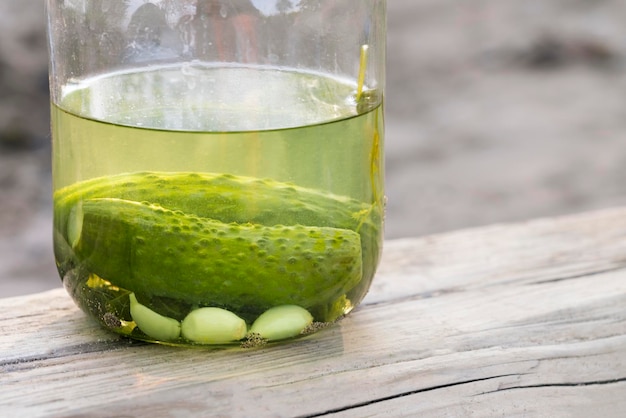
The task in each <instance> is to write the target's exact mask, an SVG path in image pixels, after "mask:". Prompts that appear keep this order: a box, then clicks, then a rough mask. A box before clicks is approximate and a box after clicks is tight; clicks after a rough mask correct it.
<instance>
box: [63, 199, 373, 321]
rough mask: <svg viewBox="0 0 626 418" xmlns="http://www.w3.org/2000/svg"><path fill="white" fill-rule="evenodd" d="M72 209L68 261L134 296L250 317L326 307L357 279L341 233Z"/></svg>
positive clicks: (355, 253)
mask: <svg viewBox="0 0 626 418" xmlns="http://www.w3.org/2000/svg"><path fill="white" fill-rule="evenodd" d="M77 207H78V208H80V209H78V210H74V211H72V213H71V217H70V219H69V223H70V224H74V223H80V224H81V225H80V226H78V225H75V226H73V229H74V230H76V231H80V235H79V236H78V237H76V239H75V245H74V247H73V250H74V253H75V254H76V257H77V259H79V260H82V262H83V263H84V265H85V267H86V268H87V269H88V270H89V271H91V272H93V273H95V274H96V275H98V276H99V277H101V278H103V279H105V280H108V281H110V282H111V283H112V284H113V285H115V286H119V287H121V288H124V289H127V290H129V291H132V292H135V293H136V294H138V295H143V297H151V296H156V297H168V298H174V299H176V298H180V299H182V300H185V301H188V302H189V303H191V304H197V305H199V306H221V307H225V308H226V309H229V310H233V311H240V310H241V311H249V312H259V313H260V312H262V311H264V310H266V309H269V308H271V307H273V306H277V305H288V304H294V305H300V306H302V307H304V308H310V307H313V306H315V305H316V304H317V303H319V301H320V300H334V299H336V298H338V297H340V296H341V295H343V294H345V293H346V292H347V291H348V290H350V289H351V288H353V287H354V286H355V285H356V284H357V283H358V282H359V281H360V280H361V276H362V261H361V244H360V236H359V234H357V233H356V232H354V231H350V230H347V229H339V228H330V227H307V226H302V225H295V226H272V227H267V226H262V225H253V224H236V223H230V224H226V223H223V222H220V221H215V220H211V219H207V218H201V217H197V216H192V215H187V214H184V213H182V212H180V211H171V210H168V209H165V208H163V207H161V206H159V205H155V204H149V203H145V202H144V203H139V202H134V201H128V200H123V199H114V198H102V199H88V200H85V201H83V203H82V205H80V206H77Z"/></svg>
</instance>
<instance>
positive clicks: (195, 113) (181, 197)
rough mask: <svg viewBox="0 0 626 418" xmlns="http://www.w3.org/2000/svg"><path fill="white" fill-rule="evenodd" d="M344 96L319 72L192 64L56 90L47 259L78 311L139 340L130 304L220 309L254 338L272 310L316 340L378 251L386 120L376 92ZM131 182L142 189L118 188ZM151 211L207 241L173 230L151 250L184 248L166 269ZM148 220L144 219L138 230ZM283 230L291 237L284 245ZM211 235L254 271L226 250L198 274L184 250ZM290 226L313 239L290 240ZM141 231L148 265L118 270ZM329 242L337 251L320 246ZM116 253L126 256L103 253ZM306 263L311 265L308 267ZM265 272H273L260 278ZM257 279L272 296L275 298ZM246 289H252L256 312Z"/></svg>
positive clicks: (351, 90)
mask: <svg viewBox="0 0 626 418" xmlns="http://www.w3.org/2000/svg"><path fill="white" fill-rule="evenodd" d="M140 86H141V88H140ZM145 86H149V88H147V89H146V88H145ZM355 91H356V86H354V85H353V84H350V83H348V82H346V81H344V80H340V79H337V78H331V77H326V76H323V75H321V74H314V73H303V72H297V71H286V70H279V69H275V68H245V67H225V68H224V67H221V68H218V67H210V66H201V65H197V64H195V65H192V66H179V67H163V68H157V69H152V70H151V71H144V72H133V73H113V74H109V75H105V76H100V77H98V78H93V79H89V80H84V81H82V82H81V83H78V84H77V85H75V86H68V87H67V88H66V90H65V94H64V96H63V97H62V98H61V99H60V100H59V103H58V105H53V106H52V124H53V174H54V176H53V177H54V187H55V254H56V257H57V265H58V267H59V271H60V274H61V276H62V278H63V280H64V283H65V286H66V288H67V289H68V290H69V291H70V293H71V294H72V296H73V297H74V299H75V300H76V302H77V303H78V305H79V306H81V307H82V308H83V309H84V310H85V311H87V312H89V313H90V314H91V315H93V316H94V317H95V318H97V319H98V320H99V321H100V322H101V323H102V324H103V325H105V326H107V327H108V328H110V329H112V330H114V331H117V332H119V333H122V334H127V335H131V336H133V337H135V338H140V339H147V340H155V339H156V338H154V337H151V336H150V335H146V334H145V333H143V332H142V331H141V329H140V328H139V327H137V326H135V324H134V321H133V318H132V316H131V315H130V308H129V295H130V293H131V292H133V293H135V295H136V296H137V299H138V300H139V302H141V303H142V304H143V305H145V306H146V307H148V308H150V309H152V310H153V311H155V312H157V313H159V314H160V315H163V316H167V317H168V318H174V319H176V320H182V319H183V318H184V316H185V315H186V314H187V313H188V312H189V311H191V310H193V309H197V308H199V307H205V306H217V307H220V308H224V309H227V310H229V311H231V312H233V313H235V314H237V315H238V316H240V317H241V318H243V319H245V321H246V323H247V324H248V326H250V325H251V324H252V323H253V321H254V320H255V319H256V317H258V316H259V315H260V314H261V313H262V312H264V311H266V310H267V309H269V308H271V307H273V306H272V305H273V303H275V304H277V305H284V304H296V305H299V306H301V307H303V308H305V309H306V310H308V311H309V312H311V314H312V315H313V318H314V321H315V322H314V324H318V326H319V324H322V323H330V322H333V321H335V320H336V319H338V318H339V317H341V316H342V315H344V314H346V313H348V312H349V311H350V310H351V309H352V308H353V307H354V306H356V305H357V304H358V303H359V302H360V301H361V299H362V298H363V297H364V295H365V293H366V292H367V289H368V288H369V285H370V283H371V280H372V276H373V274H374V271H375V268H376V265H377V263H378V257H379V252H380V248H381V243H382V211H383V177H382V176H383V166H382V164H383V161H382V146H383V139H382V131H383V127H382V120H383V118H382V106H381V105H380V98H377V97H376V95H375V94H374V92H368V94H365V95H364V96H363V98H362V100H361V102H360V103H356V101H355V98H354V97H355ZM193 173H199V174H198V176H199V177H194V174H193ZM207 173H210V174H207ZM223 175H225V177H224V178H223V179H222V180H219V179H220V176H223ZM151 176H152V178H153V179H154V177H155V176H157V177H158V176H165V180H163V181H164V182H166V183H167V184H168V185H171V184H174V186H172V187H173V188H172V190H177V191H181V190H182V191H183V192H182V193H170V194H168V192H167V190H168V189H164V188H163V186H158V185H157V184H156V183H155V182H154V181H152V180H150V177H151ZM186 176H191V177H189V178H190V179H192V180H190V182H188V181H187V180H185V179H187V177H186ZM198 178H203V179H204V178H209V179H215V180H208V181H209V182H214V183H210V184H211V185H210V186H207V187H209V188H210V190H212V191H211V192H210V193H208V194H206V195H202V196H200V195H199V194H198V193H195V192H194V191H197V190H198V188H199V186H197V184H196V183H195V181H196V180H197V179H198ZM263 179H267V180H263ZM129 180H132V182H134V183H135V184H139V185H140V186H142V187H135V188H133V187H129V186H128V185H125V183H128V182H129ZM256 182H259V183H258V184H257V183H256ZM261 183H263V185H262V186H259V185H260V184H261ZM94 184H96V185H97V186H94ZM254 184H257V186H254ZM289 193H291V194H289ZM68 196H70V197H68ZM194 196H195V197H194ZM102 198H113V200H111V199H110V200H102ZM194 198H195V199H196V200H195V201H194V200H193V199H194ZM97 199H100V200H97ZM115 199H121V200H123V202H121V203H120V202H118V201H117V200H115ZM202 199H206V201H203V200H202ZM128 202H130V203H128ZM140 202H147V203H145V205H144V206H137V204H139V203H140ZM109 204H110V205H109ZM148 204H151V205H152V206H149V205H148ZM120 205H121V206H120ZM154 205H156V206H158V207H159V208H163V209H164V211H174V212H177V215H175V216H179V217H180V219H176V222H178V223H180V224H181V225H184V226H188V227H189V230H190V231H191V229H192V227H193V225H192V223H193V222H196V221H192V218H194V217H197V218H199V219H200V220H199V221H197V222H196V223H197V224H198V225H200V224H202V225H205V227H204V231H205V232H197V234H209V235H197V234H196V233H195V232H193V231H191V232H189V233H188V234H187V235H185V234H184V233H183V232H181V234H180V235H179V236H175V238H172V239H171V240H169V241H163V242H170V241H176V240H178V239H180V240H181V244H180V245H178V247H177V248H178V250H177V249H173V250H172V249H170V251H179V252H178V253H177V255H176V257H170V258H168V257H167V253H166V252H167V250H168V249H167V248H163V247H165V245H160V244H159V245H156V243H160V242H161V241H160V240H163V239H164V238H163V237H164V236H165V235H164V234H166V233H170V232H171V231H170V230H171V228H170V226H169V224H168V223H167V222H170V221H167V220H166V218H165V217H163V218H161V217H159V215H158V214H159V213H161V212H159V210H157V209H158V208H157V209H155V206H154ZM118 206H119V207H118ZM120 207H121V208H122V209H119V208H120ZM75 208H78V209H75ZM115 211H117V212H115ZM144 212H145V213H144ZM153 212H154V213H153ZM198 212H201V213H198ZM114 213H118V214H119V215H114ZM164 213H165V212H164ZM167 213H169V212H167ZM77 214H78V215H77ZM109 214H110V216H109ZM124 214H126V215H124ZM153 215H154V216H153ZM116 216H118V219H116ZM123 216H126V219H121V220H120V219H119V218H121V217H123ZM172 216H174V215H172ZM145 217H147V218H149V219H151V220H150V221H149V222H144V224H142V225H139V224H140V222H139V221H138V219H140V218H145ZM168 219H169V218H168ZM351 219H352V220H351ZM215 222H217V224H214V223H215ZM279 224H284V225H286V227H288V228H286V229H285V230H284V232H283V233H282V235H281V232H280V230H279V227H278V226H277V225H279ZM138 225H139V226H138ZM222 225H225V226H226V228H227V229H225V230H224V231H225V232H223V233H224V235H225V238H224V241H223V242H225V243H226V246H227V247H232V248H230V249H233V248H234V247H237V245H239V244H235V243H236V242H239V243H243V244H242V245H244V244H245V245H246V247H245V248H253V249H254V251H256V253H255V254H256V256H255V257H256V258H253V257H252V256H250V255H249V254H246V256H245V257H242V256H241V253H242V251H239V252H238V254H239V256H240V260H239V261H237V260H236V258H235V255H233V254H230V253H228V250H229V248H225V249H224V248H221V249H220V251H223V253H216V252H215V251H218V250H217V249H216V248H214V247H211V248H209V249H207V250H206V251H208V254H210V255H211V257H210V258H211V261H210V262H207V263H206V266H204V265H202V264H201V263H200V262H199V261H198V262H196V261H197V259H199V257H200V255H201V254H200V253H201V249H199V247H198V246H197V245H196V246H194V242H195V241H194V239H195V240H196V241H202V240H203V239H204V240H205V241H206V240H208V238H211V237H212V236H211V235H210V234H211V233H212V232H210V230H211V229H214V230H215V231H218V230H220V231H221V229H220V228H221V226H222ZM229 225H230V227H229ZM209 226H215V227H214V228H210V227H209ZM138 228H139V229H138ZM142 228H143V229H142ZM228 228H230V229H228ZM246 228H251V229H246ZM254 228H257V229H256V230H255V229H254ZM263 228H266V229H263ZM289 228H291V229H289ZM293 228H308V229H306V231H307V233H309V234H311V237H313V236H315V237H318V238H307V239H306V240H303V241H302V242H299V241H298V239H299V238H295V237H296V236H297V233H296V232H295V229H293ZM198 230H200V227H198ZM98 231H104V232H98ZM120 231H121V232H120ZM146 231H156V232H155V233H157V234H160V235H158V236H154V235H153V236H152V238H151V239H150V240H149V241H148V244H147V247H146V248H148V251H149V255H145V254H144V253H141V252H139V253H133V254H135V255H133V256H129V255H128V253H129V252H131V253H132V251H135V250H136V248H137V242H138V241H137V240H138V239H139V238H142V237H143V235H146V234H147V233H148V232H146ZM168 231H169V232H168ZM228 231H231V232H232V234H231V232H228ZM258 231H262V232H259V233H264V234H266V235H267V236H268V237H270V240H271V242H270V243H268V244H266V245H268V248H267V249H263V248H261V249H259V248H256V247H255V246H257V245H258V244H256V242H257V241H258V240H259V239H258V237H257V236H256V235H255V234H257V232H258ZM214 233H215V234H217V233H218V232H214ZM89 234H90V235H92V236H87V235H89ZM142 234H143V235H142ZM237 234H238V235H240V236H237V237H235V235H237ZM316 234H317V235H316ZM139 235H142V237H139ZM330 235H333V236H334V237H335V239H337V238H339V241H340V244H337V243H336V242H335V244H329V242H330V241H332V239H330V238H329V236H330ZM320 237H324V238H323V239H322V238H320ZM143 238H145V237H143ZM143 238H142V239H143ZM214 238H217V237H214ZM231 238H232V239H231ZM237 240H238V241H237ZM280 240H284V241H285V244H284V245H278V242H279V241H280ZM316 240H317V241H316ZM144 241H145V240H144ZM252 241H254V242H252ZM265 241H267V240H265ZM265 241H264V240H262V239H261V242H265ZM322 241H324V242H326V243H325V244H323V243H322ZM142 242H143V241H142ZM187 242H189V247H188V248H187V247H185V245H186V243H187ZM229 243H230V244H229ZM150 244H155V245H150ZM183 244H184V245H183ZM125 245H128V246H129V247H128V248H131V250H129V251H126V250H125V251H114V249H115V248H119V247H124V246H125ZM264 245H265V244H264ZM333 245H334V247H333ZM338 245H340V246H338ZM341 245H343V246H341ZM307 246H310V248H309V247H307ZM359 246H360V248H359ZM183 247H184V248H183ZM296 247H297V248H296ZM322 247H324V248H322ZM124 248H126V247H124ZM242 248H243V247H242ZM304 248H308V250H306V251H305V249H304ZM355 248H356V249H355ZM212 251H213V252H212ZM251 251H252V250H251ZM307 251H308V252H307ZM94 253H97V254H98V255H94ZM322 253H324V254H325V255H322ZM102 254H105V256H102ZM136 254H139V255H136ZM219 254H223V255H219ZM309 256H311V257H318V258H319V260H318V261H315V260H309V261H310V262H311V263H315V264H310V265H309V264H306V263H308V262H309V261H306V260H308V257H309ZM355 257H359V260H358V262H357V261H355ZM274 259H277V260H279V263H282V264H283V265H282V266H280V265H279V266H273V267H272V268H274V269H276V270H271V271H270V270H269V269H270V267H269V265H270V264H271V263H270V262H269V261H268V260H270V261H272V262H273V260H274ZM137 260H139V261H141V262H142V263H143V264H141V265H142V266H145V267H141V268H140V267H137V266H138V265H140V264H139V262H138V261H137ZM176 260H179V264H178V265H177V264H176ZM254 260H256V261H254ZM280 260H282V261H280ZM220 262H221V263H220ZM160 263H161V264H160ZM254 263H257V264H254ZM290 263H293V264H294V266H290ZM325 263H326V264H328V265H324V264H325ZM320 264H321V265H320ZM340 264H341V266H342V268H339V267H338V266H339V265H340ZM133 266H135V267H133ZM220 266H221V267H220ZM298 266H300V267H298ZM204 267H206V270H207V271H212V272H213V275H212V276H210V277H209V278H207V279H206V280H207V283H209V284H210V285H207V283H204V282H202V279H201V278H200V277H199V276H201V275H200V274H199V273H198V274H196V273H195V272H196V270H197V271H200V270H201V269H202V268H204ZM298 268H300V270H298ZM357 268H358V269H359V273H358V274H357V273H355V271H356V269H357ZM122 272H123V273H122ZM139 273H141V274H144V275H148V274H149V275H150V276H153V277H139V276H137V275H138V274H139ZM177 273H178V274H177ZM194 274H195V275H194ZM207 274H208V273H207ZM174 275H175V276H176V277H169V276H174ZM226 275H228V277H226ZM192 276H193V277H192ZM129 277H133V279H130V278H129ZM262 280H266V281H267V283H270V282H272V283H274V286H275V289H276V291H275V293H276V295H274V293H272V292H271V291H270V290H268V289H272V287H271V286H270V285H269V284H267V286H263V283H262ZM298 280H300V284H299V285H297V284H296V283H298ZM313 281H314V283H313ZM191 283H194V284H191ZM224 283H226V284H224ZM216 284H219V286H218V285H216ZM204 285H206V286H204ZM222 285H223V286H222ZM257 285H258V286H260V288H261V289H263V290H260V291H259V293H258V297H257V298H255V297H254V291H253V290H251V289H253V288H254V286H257ZM217 288H220V289H223V290H222V291H223V292H224V293H223V294H222V297H220V290H215V289H217ZM233 289H234V290H233ZM285 289H286V290H285ZM318 289H319V291H318ZM307 292H309V293H310V292H315V295H314V296H311V295H310V294H309V293H307ZM237 295H242V296H241V298H239V299H238V298H237ZM290 295H292V296H290ZM290 298H291V299H290ZM309 330H315V325H314V326H312V327H310V329H309ZM167 342H168V343H173V344H188V343H190V342H189V341H186V340H185V339H184V337H180V339H177V340H174V341H167Z"/></svg>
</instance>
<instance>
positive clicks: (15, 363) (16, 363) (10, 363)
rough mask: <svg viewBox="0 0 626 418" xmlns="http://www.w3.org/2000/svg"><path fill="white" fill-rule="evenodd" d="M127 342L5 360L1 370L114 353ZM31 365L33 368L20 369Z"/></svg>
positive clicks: (82, 345)
mask: <svg viewBox="0 0 626 418" xmlns="http://www.w3.org/2000/svg"><path fill="white" fill-rule="evenodd" d="M124 342H126V341H125V339H123V338H120V339H119V340H111V341H98V342H93V343H85V344H76V345H72V346H68V347H64V348H63V349H61V350H55V351H51V352H49V353H44V354H38V355H32V356H28V357H17V358H12V359H6V360H5V359H3V360H0V370H2V371H5V372H8V371H12V370H14V369H17V368H20V370H27V369H32V368H36V367H39V366H38V365H36V364H35V363H38V362H41V361H48V360H56V359H61V358H65V357H71V356H75V355H82V354H89V353H102V352H103V351H112V350H118V349H121V348H124V347H126V345H125V344H120V343H124ZM127 343H128V345H133V346H135V345H144V344H145V345H147V343H144V342H141V341H130V340H128V341H127ZM28 364H31V365H32V366H31V367H20V366H26V365H28Z"/></svg>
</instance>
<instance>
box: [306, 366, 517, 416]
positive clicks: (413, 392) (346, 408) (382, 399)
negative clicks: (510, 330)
mask: <svg viewBox="0 0 626 418" xmlns="http://www.w3.org/2000/svg"><path fill="white" fill-rule="evenodd" d="M510 376H519V373H512V374H501V375H497V376H489V377H483V378H480V379H470V380H464V381H460V382H453V383H446V384H443V385H436V386H430V387H427V388H422V389H416V390H411V391H407V392H401V393H397V394H395V395H389V396H384V397H380V398H376V399H372V400H370V401H367V402H360V403H355V404H353V405H347V406H343V407H339V408H333V409H329V410H326V411H324V412H320V413H316V414H312V415H301V416H298V418H316V417H323V416H326V415H330V414H336V413H339V412H345V411H350V410H353V409H357V408H362V407H365V406H368V405H373V404H376V403H379V402H387V401H391V400H394V399H398V398H403V397H405V396H411V395H417V394H419V393H424V392H430V391H433V390H438V389H445V388H450V387H454V386H461V385H466V384H469V383H476V382H484V381H488V380H493V379H500V378H502V377H510Z"/></svg>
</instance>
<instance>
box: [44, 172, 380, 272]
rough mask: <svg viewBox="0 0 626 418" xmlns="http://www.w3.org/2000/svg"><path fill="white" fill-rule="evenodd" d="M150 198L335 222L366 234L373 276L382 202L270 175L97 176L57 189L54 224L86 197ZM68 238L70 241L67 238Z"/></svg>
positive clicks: (239, 216) (209, 211)
mask: <svg viewBox="0 0 626 418" xmlns="http://www.w3.org/2000/svg"><path fill="white" fill-rule="evenodd" d="M92 198H119V199H125V200H132V201H138V202H142V201H146V202H150V203H155V204H158V205H161V206H163V207H165V208H168V209H171V210H180V211H183V212H185V213H188V214H192V215H196V216H199V217H204V218H211V219H215V220H218V221H221V222H225V223H232V222H236V223H254V224H261V225H266V226H274V225H279V224H282V225H307V226H317V227H335V228H341V229H349V230H352V231H355V232H358V233H359V234H360V236H361V247H362V248H361V251H362V254H363V276H364V277H365V278H366V279H367V280H369V278H371V276H373V274H374V270H375V268H376V265H377V264H378V259H379V256H380V239H381V230H380V225H381V216H382V214H381V207H380V206H379V205H378V203H377V202H376V203H374V204H365V203H363V202H360V201H358V200H356V199H352V198H349V197H345V196H339V195H334V194H329V193H323V192H321V191H318V190H315V189H310V188H304V187H300V186H296V185H294V184H291V183H282V182H278V181H275V180H271V179H258V178H253V177H244V176H234V175H231V174H212V173H190V172H179V173H168V172H138V173H126V174H119V175H115V176H107V177H98V178H94V179H90V180H86V181H83V182H79V183H75V184H73V185H70V186H67V187H65V188H62V189H60V190H58V191H56V192H55V194H54V207H55V220H54V222H55V228H56V229H57V230H59V231H62V233H63V234H67V219H68V218H69V216H70V212H71V211H72V209H73V208H74V207H75V206H76V205H77V204H79V203H80V202H81V201H82V200H84V199H92ZM68 242H69V243H71V241H70V240H69V239H68Z"/></svg>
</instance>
